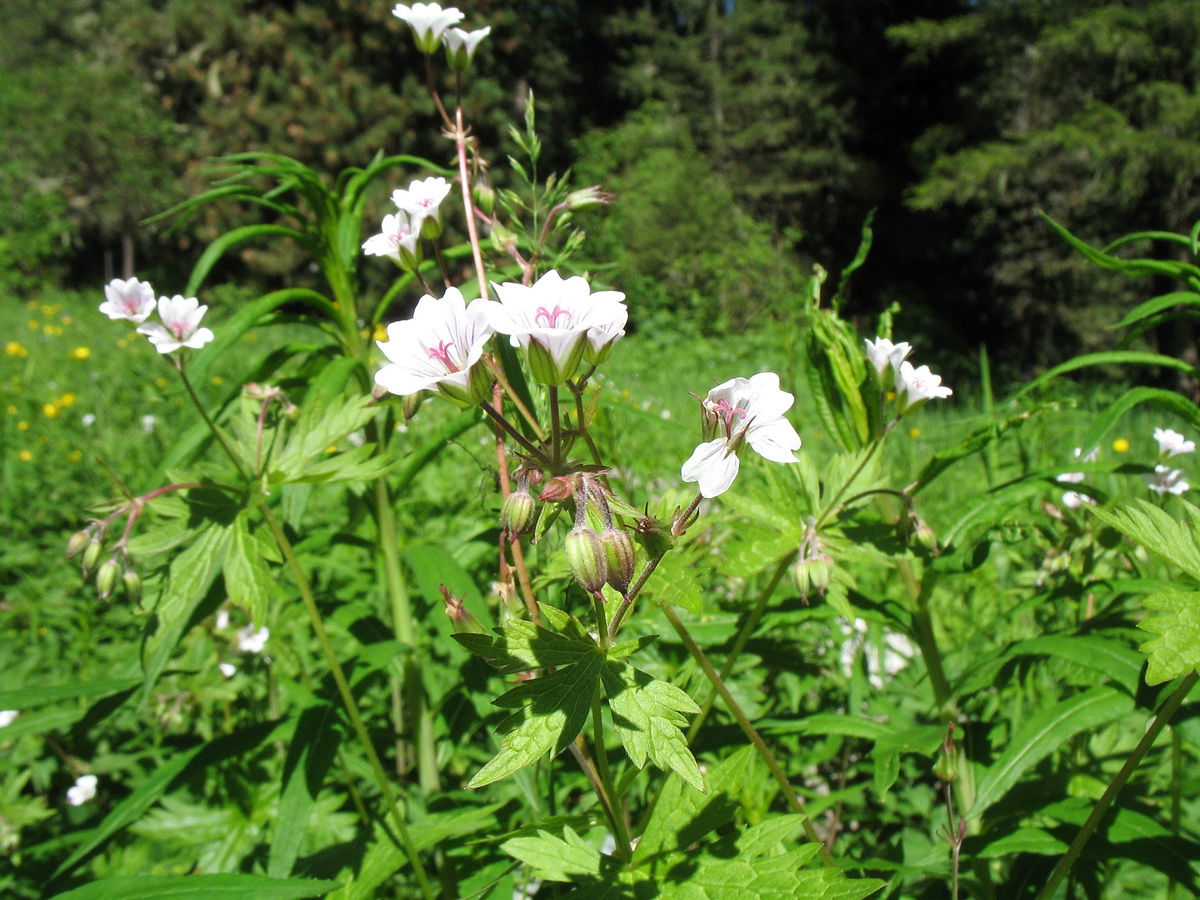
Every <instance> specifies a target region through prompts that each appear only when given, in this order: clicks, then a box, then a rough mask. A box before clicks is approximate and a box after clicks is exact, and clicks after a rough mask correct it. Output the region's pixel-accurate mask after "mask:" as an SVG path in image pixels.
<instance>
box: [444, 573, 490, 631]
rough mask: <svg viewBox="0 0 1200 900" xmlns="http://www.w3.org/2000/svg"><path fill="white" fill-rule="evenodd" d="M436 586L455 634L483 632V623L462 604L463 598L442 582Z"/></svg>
mask: <svg viewBox="0 0 1200 900" xmlns="http://www.w3.org/2000/svg"><path fill="white" fill-rule="evenodd" d="M438 588H439V589H440V590H441V592H442V599H443V600H444V601H445V603H446V615H448V616H449V617H450V624H451V625H452V626H453V627H454V633H455V634H483V631H484V629H483V625H482V624H481V623H480V621H479V620H478V619H477V618H475V616H474V614H473V613H472V612H471V611H470V610H469V609H467V608H466V606H464V605H463V598H462V597H458V596H455V594H454V593H453V592H452V591H451V590H450V588H448V587H446V586H445V585H444V584H439V585H438Z"/></svg>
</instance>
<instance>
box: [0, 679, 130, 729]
mask: <svg viewBox="0 0 1200 900" xmlns="http://www.w3.org/2000/svg"><path fill="white" fill-rule="evenodd" d="M139 681H141V679H140V678H105V679H101V680H100V681H81V682H79V683H77V684H55V685H48V686H46V687H33V686H32V685H31V686H29V687H23V688H17V689H16V690H15V691H0V709H16V710H22V709H33V707H35V706H44V705H46V704H47V703H58V702H60V701H62V700H74V699H76V698H77V697H103V696H105V695H107V694H115V693H117V692H118V691H124V690H127V689H128V688H131V687H133V686H134V685H136V684H137V683H138V682H139ZM4 733H5V735H7V734H8V733H9V732H7V731H6V732H4Z"/></svg>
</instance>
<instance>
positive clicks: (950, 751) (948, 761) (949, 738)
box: [933, 722, 958, 782]
mask: <svg viewBox="0 0 1200 900" xmlns="http://www.w3.org/2000/svg"><path fill="white" fill-rule="evenodd" d="M933 774H934V775H936V776H937V777H938V778H940V779H941V780H942V781H945V782H951V781H954V780H955V779H956V778H958V748H957V747H955V746H954V723H953V722H951V723H950V726H949V728H948V729H947V731H946V739H945V740H944V741H942V746H941V747H939V748H938V755H937V759H935V760H934V763H933Z"/></svg>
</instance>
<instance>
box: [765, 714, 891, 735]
mask: <svg viewBox="0 0 1200 900" xmlns="http://www.w3.org/2000/svg"><path fill="white" fill-rule="evenodd" d="M758 728H759V730H760V731H765V732H768V733H770V734H819V735H839V736H842V737H857V738H864V739H866V740H869V741H874V740H879V739H880V738H884V737H894V736H895V735H896V734H897V731H896V727H895V726H894V725H888V724H886V723H884V722H876V721H875V720H873V719H859V718H855V717H852V716H845V715H840V714H838V713H816V714H815V715H811V716H805V717H804V718H803V719H764V720H762V721H761V722H760V723H759V725H758Z"/></svg>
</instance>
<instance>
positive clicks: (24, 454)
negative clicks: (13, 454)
mask: <svg viewBox="0 0 1200 900" xmlns="http://www.w3.org/2000/svg"><path fill="white" fill-rule="evenodd" d="M17 459H19V460H21V462H29V461H30V460H31V459H33V454H32V453H30V452H29V451H28V450H22V451H21V452H20V453H18V454H17Z"/></svg>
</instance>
